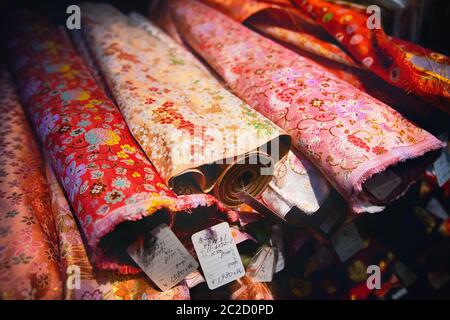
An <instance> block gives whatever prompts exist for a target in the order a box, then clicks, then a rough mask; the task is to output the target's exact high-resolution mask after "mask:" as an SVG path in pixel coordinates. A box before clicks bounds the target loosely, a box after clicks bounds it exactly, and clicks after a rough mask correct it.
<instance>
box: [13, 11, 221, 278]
mask: <svg viewBox="0 0 450 320" xmlns="http://www.w3.org/2000/svg"><path fill="white" fill-rule="evenodd" d="M4 28H5V29H6V37H5V38H4V39H6V41H5V46H6V52H7V54H8V56H9V57H10V58H11V59H10V60H11V67H12V70H13V76H14V78H15V80H16V81H17V83H18V85H19V88H20V96H21V98H22V100H23V102H24V105H25V107H26V110H27V112H28V114H29V116H30V118H31V120H32V124H33V126H34V128H35V129H36V131H37V134H38V136H39V138H40V140H41V143H42V146H43V148H44V150H45V152H46V153H47V154H48V156H49V158H50V161H51V165H52V167H53V168H54V170H55V174H56V175H57V177H58V178H59V180H60V181H61V183H62V185H63V187H64V189H65V192H66V194H67V196H68V199H69V202H70V204H71V206H72V208H73V209H74V212H75V214H76V216H77V218H78V220H79V222H80V225H81V227H82V229H83V231H84V233H85V236H86V238H87V241H88V243H89V245H90V246H91V248H92V258H93V260H94V261H95V263H96V265H97V267H99V268H101V269H114V270H118V271H119V272H121V273H136V272H138V270H139V269H137V268H136V267H135V265H134V264H133V263H132V261H131V258H129V257H128V255H127V254H126V248H127V247H128V245H130V244H131V243H132V242H133V241H135V239H136V238H137V237H139V236H141V235H142V234H144V233H146V232H148V231H149V229H148V228H150V227H151V226H152V223H154V221H155V219H157V218H160V219H161V221H164V222H166V223H171V219H170V217H171V216H172V215H171V214H170V213H172V212H180V211H186V210H187V211H189V210H191V209H194V208H196V207H199V206H212V205H214V204H217V200H216V199H215V198H214V197H212V196H209V195H189V196H180V197H177V196H176V195H175V194H174V193H173V192H172V191H171V190H169V189H168V187H167V186H166V185H165V184H164V182H163V180H162V179H161V177H160V176H159V174H158V172H156V170H155V168H154V167H153V166H152V164H151V163H150V162H149V160H148V159H147V158H146V157H145V155H144V153H143V152H142V150H141V149H140V148H139V146H138V145H137V144H136V142H135V141H134V140H133V138H132V136H131V134H130V132H129V130H128V128H127V126H126V124H125V122H124V120H123V118H122V115H121V114H120V112H119V110H118V109H117V107H116V106H115V105H114V104H113V103H112V102H111V101H110V100H109V99H108V98H107V96H106V95H105V93H104V92H103V90H101V89H100V88H99V87H98V86H97V84H96V83H95V81H94V80H93V78H92V77H91V75H90V74H89V72H88V70H87V69H86V67H85V66H84V65H83V64H82V62H81V60H80V59H79V58H78V56H77V55H76V54H75V52H74V50H73V48H72V46H71V45H70V43H69V42H68V40H67V38H66V37H65V36H64V35H63V34H62V33H61V32H60V31H59V30H58V29H57V28H56V27H54V26H53V25H51V24H50V23H48V22H47V21H46V20H45V19H41V18H40V17H38V16H34V15H31V14H28V13H21V14H18V15H15V16H13V17H11V19H10V20H9V22H8V24H7V25H4ZM149 215H152V216H155V218H154V219H152V220H149V219H144V218H145V217H147V216H149ZM140 220H141V222H142V223H141V224H131V225H130V223H124V222H127V221H140Z"/></svg>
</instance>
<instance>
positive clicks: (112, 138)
mask: <svg viewBox="0 0 450 320" xmlns="http://www.w3.org/2000/svg"><path fill="white" fill-rule="evenodd" d="M119 141H120V137H119V136H118V134H117V133H115V132H114V131H112V130H108V140H106V142H105V144H106V145H108V146H112V145H115V144H118V143H119Z"/></svg>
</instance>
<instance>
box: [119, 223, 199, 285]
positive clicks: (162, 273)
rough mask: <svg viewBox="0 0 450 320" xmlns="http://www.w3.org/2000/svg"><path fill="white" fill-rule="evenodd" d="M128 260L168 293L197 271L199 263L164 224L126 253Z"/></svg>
mask: <svg viewBox="0 0 450 320" xmlns="http://www.w3.org/2000/svg"><path fill="white" fill-rule="evenodd" d="M127 252H128V254H129V255H130V257H131V258H132V259H133V260H134V261H135V262H136V263H137V264H138V266H139V267H140V268H141V269H142V270H143V271H144V272H145V274H147V276H148V277H149V278H150V279H152V281H153V282H154V283H155V284H156V285H157V286H158V287H159V288H160V289H161V290H162V291H167V290H169V289H170V288H172V287H173V286H175V285H176V284H178V283H179V282H180V281H182V280H183V279H184V278H185V277H186V276H187V275H188V274H190V273H191V272H192V271H194V270H196V269H197V268H198V263H197V261H195V259H194V258H193V257H192V256H191V255H190V253H189V252H188V251H187V250H186V248H185V247H184V246H183V244H182V243H181V242H180V240H178V238H177V237H176V235H175V234H174V233H173V232H172V230H170V228H169V227H168V226H167V225H166V224H161V225H159V226H158V227H156V228H155V229H153V230H152V231H151V232H150V234H149V235H148V236H146V237H145V238H141V239H139V240H137V241H136V242H135V243H133V244H132V245H131V246H129V247H128V249H127Z"/></svg>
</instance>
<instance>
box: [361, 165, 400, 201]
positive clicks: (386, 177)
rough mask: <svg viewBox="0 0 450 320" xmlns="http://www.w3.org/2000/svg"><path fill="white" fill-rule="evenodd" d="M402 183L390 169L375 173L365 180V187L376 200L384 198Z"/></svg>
mask: <svg viewBox="0 0 450 320" xmlns="http://www.w3.org/2000/svg"><path fill="white" fill-rule="evenodd" d="M401 183H402V179H401V178H400V177H399V176H398V175H396V174H395V173H394V172H393V171H392V170H386V171H384V172H382V173H380V174H377V175H375V176H374V177H372V178H371V179H370V180H369V181H367V182H366V187H367V189H368V190H369V192H370V193H371V194H373V195H374V196H375V197H376V198H377V199H378V200H383V199H385V198H386V197H387V196H388V195H389V194H391V192H392V191H394V190H395V188H397V187H398V186H399V185H400V184H401Z"/></svg>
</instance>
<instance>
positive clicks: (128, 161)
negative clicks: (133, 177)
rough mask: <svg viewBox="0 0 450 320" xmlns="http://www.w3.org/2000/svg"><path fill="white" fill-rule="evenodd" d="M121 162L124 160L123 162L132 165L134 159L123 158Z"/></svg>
mask: <svg viewBox="0 0 450 320" xmlns="http://www.w3.org/2000/svg"><path fill="white" fill-rule="evenodd" d="M123 162H125V164H127V165H129V166H132V165H133V164H134V160H133V159H127V160H124V161H123Z"/></svg>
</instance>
